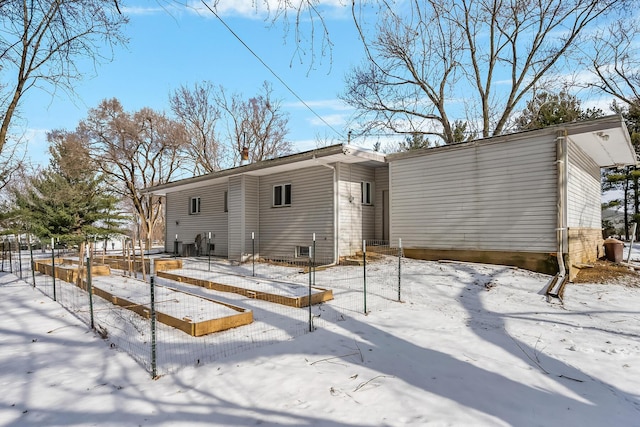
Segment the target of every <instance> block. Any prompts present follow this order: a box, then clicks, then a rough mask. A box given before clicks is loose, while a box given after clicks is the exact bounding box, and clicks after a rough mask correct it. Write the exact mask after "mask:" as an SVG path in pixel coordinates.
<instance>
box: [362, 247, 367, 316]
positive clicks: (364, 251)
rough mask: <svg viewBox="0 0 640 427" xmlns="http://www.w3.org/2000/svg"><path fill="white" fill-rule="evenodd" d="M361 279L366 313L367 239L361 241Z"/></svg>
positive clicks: (365, 311) (365, 312)
mask: <svg viewBox="0 0 640 427" xmlns="http://www.w3.org/2000/svg"><path fill="white" fill-rule="evenodd" d="M362 270H363V272H362V281H363V284H364V286H363V288H364V314H367V241H366V240H363V241H362Z"/></svg>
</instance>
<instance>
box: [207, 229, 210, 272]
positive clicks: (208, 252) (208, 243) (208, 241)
mask: <svg viewBox="0 0 640 427" xmlns="http://www.w3.org/2000/svg"><path fill="white" fill-rule="evenodd" d="M207 254H208V255H209V271H211V232H209V235H208V236H207Z"/></svg>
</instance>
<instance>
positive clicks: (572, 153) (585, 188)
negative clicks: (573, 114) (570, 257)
mask: <svg viewBox="0 0 640 427" xmlns="http://www.w3.org/2000/svg"><path fill="white" fill-rule="evenodd" d="M568 148H569V166H568V172H569V178H568V181H567V192H568V199H569V200H568V202H567V226H568V227H578V228H601V227H602V218H601V217H602V207H601V202H600V200H601V187H600V168H599V167H598V165H597V164H596V163H595V162H594V161H593V160H592V159H591V157H589V156H588V155H587V154H586V153H585V152H584V151H582V149H580V147H578V146H577V145H576V144H574V143H573V142H571V141H569V144H568Z"/></svg>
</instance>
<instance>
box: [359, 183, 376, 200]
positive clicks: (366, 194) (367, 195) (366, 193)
mask: <svg viewBox="0 0 640 427" xmlns="http://www.w3.org/2000/svg"><path fill="white" fill-rule="evenodd" d="M360 190H361V194H362V204H363V205H371V204H372V203H373V199H372V197H371V196H372V195H371V193H372V191H371V183H370V182H366V181H362V182H361V183H360Z"/></svg>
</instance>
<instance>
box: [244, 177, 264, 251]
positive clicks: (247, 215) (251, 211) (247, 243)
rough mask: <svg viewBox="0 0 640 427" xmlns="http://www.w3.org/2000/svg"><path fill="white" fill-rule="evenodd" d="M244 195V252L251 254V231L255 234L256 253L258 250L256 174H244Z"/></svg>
mask: <svg viewBox="0 0 640 427" xmlns="http://www.w3.org/2000/svg"><path fill="white" fill-rule="evenodd" d="M244 195H245V198H244V203H245V207H244V224H245V228H244V232H243V235H244V248H245V249H244V252H245V253H247V254H251V252H252V250H253V246H252V245H253V244H252V241H251V233H252V232H253V233H254V236H255V251H256V254H258V253H259V251H260V240H259V237H260V228H259V224H260V218H259V215H260V208H259V205H260V203H259V195H260V178H258V177H257V176H249V175H246V176H245V182H244Z"/></svg>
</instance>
